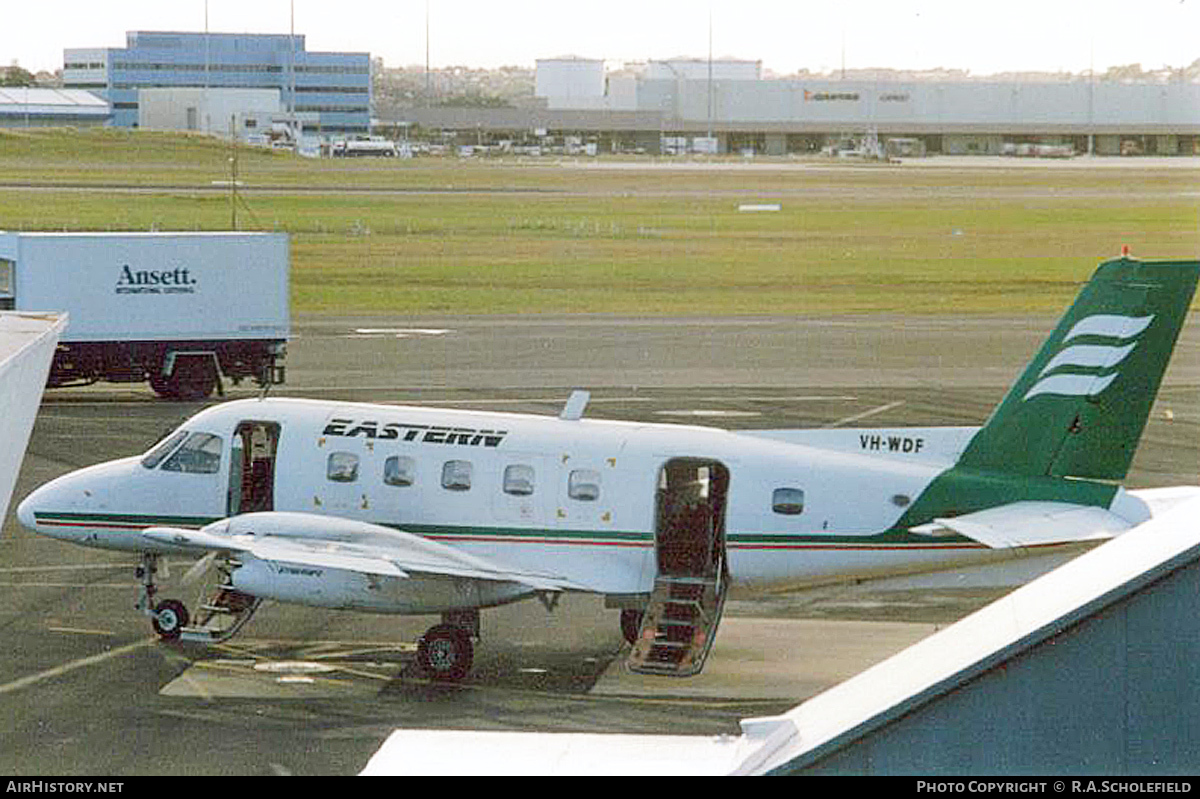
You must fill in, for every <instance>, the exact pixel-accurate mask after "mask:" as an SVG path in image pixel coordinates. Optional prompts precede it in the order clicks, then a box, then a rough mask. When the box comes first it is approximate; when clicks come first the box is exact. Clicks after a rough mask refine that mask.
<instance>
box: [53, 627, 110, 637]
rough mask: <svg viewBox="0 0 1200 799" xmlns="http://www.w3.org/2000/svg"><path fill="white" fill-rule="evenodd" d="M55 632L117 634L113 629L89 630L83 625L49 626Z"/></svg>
mask: <svg viewBox="0 0 1200 799" xmlns="http://www.w3.org/2000/svg"><path fill="white" fill-rule="evenodd" d="M46 629H47V630H49V631H50V632H53V633H73V634H75V635H116V633H114V632H113V631H112V630H88V629H85V628H83V627H47V628H46Z"/></svg>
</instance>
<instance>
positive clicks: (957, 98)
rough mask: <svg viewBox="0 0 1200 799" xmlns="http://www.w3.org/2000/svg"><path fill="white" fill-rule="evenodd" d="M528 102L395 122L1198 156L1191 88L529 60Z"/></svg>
mask: <svg viewBox="0 0 1200 799" xmlns="http://www.w3.org/2000/svg"><path fill="white" fill-rule="evenodd" d="M535 91H536V95H537V100H538V106H539V107H535V108H531V109H518V108H499V109H486V108H439V107H431V108H416V109H408V110H405V111H404V112H403V114H402V115H403V116H404V119H401V120H396V121H397V122H401V123H406V124H408V125H409V126H420V127H422V128H426V129H434V130H438V129H440V130H446V131H456V132H458V133H459V135H460V136H465V137H468V139H469V140H470V141H471V142H472V143H485V141H483V140H491V141H496V140H502V139H503V140H516V141H521V140H527V139H528V138H529V137H530V135H531V132H537V133H544V134H545V135H549V136H553V135H559V136H562V137H569V138H571V139H572V140H576V141H578V140H583V141H590V142H594V143H596V145H597V146H596V148H595V149H596V150H597V151H598V152H614V151H627V152H633V151H641V152H650V153H662V152H680V151H685V150H691V151H712V150H715V151H717V152H722V153H751V152H752V153H756V154H766V155H788V154H804V153H813V152H818V151H820V150H821V149H822V148H824V147H828V146H830V145H831V144H837V143H838V142H839V141H841V140H844V139H846V138H848V137H863V136H865V135H867V134H872V135H877V136H878V139H879V141H880V142H881V143H885V142H887V141H888V140H896V141H901V142H905V143H906V146H907V147H910V148H912V149H914V150H916V151H918V152H925V153H930V154H934V153H940V154H953V155H966V154H979V155H1001V154H1006V153H1015V152H1017V150H1016V148H1017V147H1018V146H1019V145H1047V146H1058V147H1060V148H1065V147H1069V148H1070V151H1072V152H1075V153H1094V154H1097V155H1137V154H1146V155H1196V154H1200V83H1188V82H1174V83H1118V82H1108V81H1098V80H1088V79H1086V78H1082V79H1076V80H1073V81H1061V82H1026V81H995V82H988V81H976V80H969V81H968V80H963V81H923V80H911V81H891V80H859V79H850V80H838V79H836V78H834V79H831V78H829V77H791V78H764V77H763V75H762V67H761V62H758V61H740V60H727V59H726V60H719V61H711V62H710V61H707V60H704V59H673V60H667V61H649V62H646V63H644V64H639V65H636V66H634V67H633V68H625V69H623V70H621V71H618V72H610V71H607V70H606V68H605V63H604V61H602V60H599V59H585V58H573V57H570V58H554V59H543V60H539V61H538V63H537V76H536V90H535ZM714 140H715V141H714ZM698 142H703V143H704V145H705V146H704V147H700V146H697V144H698ZM709 148H711V149H709ZM1060 151H1061V150H1060Z"/></svg>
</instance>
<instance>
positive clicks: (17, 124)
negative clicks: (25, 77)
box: [0, 86, 112, 128]
mask: <svg viewBox="0 0 1200 799" xmlns="http://www.w3.org/2000/svg"><path fill="white" fill-rule="evenodd" d="M111 119H112V109H110V108H109V105H108V103H107V102H105V101H104V100H103V99H101V98H99V97H97V96H96V95H94V94H92V93H91V92H85V91H80V90H64V89H39V88H32V87H24V86H19V87H18V86H2V87H0V127H2V128H36V127H47V126H53V127H60V126H64V125H69V126H72V127H95V126H99V125H107V124H108V123H109V120H111Z"/></svg>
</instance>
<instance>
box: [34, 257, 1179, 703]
mask: <svg viewBox="0 0 1200 799" xmlns="http://www.w3.org/2000/svg"><path fill="white" fill-rule="evenodd" d="M1198 274H1200V262H1192V261H1189V262H1143V261H1138V260H1133V259H1129V258H1121V259H1118V260H1113V261H1108V262H1106V263H1104V264H1102V265H1101V266H1100V267H1099V269H1098V270H1097V271H1096V273H1095V275H1094V276H1093V277H1092V279H1091V280H1090V282H1088V283H1087V285H1086V286H1084V288H1083V290H1082V292H1081V294H1080V295H1079V297H1078V299H1077V300H1076V301H1075V303H1074V304H1073V305H1072V306H1071V308H1070V309H1069V310H1068V311H1067V313H1066V315H1065V316H1064V317H1063V319H1062V321H1061V322H1060V323H1059V325H1058V327H1057V328H1055V330H1054V332H1053V333H1051V334H1050V337H1049V338H1048V339H1047V340H1046V342H1045V344H1044V345H1043V346H1042V348H1041V350H1040V351H1039V352H1038V353H1037V355H1036V356H1035V357H1034V359H1033V360H1032V362H1031V363H1030V364H1029V366H1028V367H1027V368H1026V369H1025V371H1024V373H1023V374H1022V375H1021V377H1020V379H1019V380H1017V382H1016V384H1015V385H1014V386H1013V387H1012V389H1011V390H1010V391H1009V392H1008V394H1007V396H1005V397H1004V399H1003V401H1002V402H1001V403H1000V405H999V407H998V408H997V409H996V410H995V412H994V413H993V414H992V416H991V418H990V419H989V420H988V421H987V423H986V424H984V425H983V426H982V427H981V428H961V427H958V428H920V429H913V428H904V429H892V428H885V429H859V430H849V429H820V430H756V431H729V430H721V429H714V428H708V427H694V426H677V425H660V424H643V423H631V422H618V421H600V420H592V419H585V418H582V416H583V411H584V405H585V404H586V395H585V394H583V393H582V392H580V393H578V394H576V395H572V398H571V400H569V401H568V403H567V406H566V407H565V408H564V410H563V412H562V413H561V414H560V415H559V416H558V417H547V416H532V415H518V414H505V413H486V412H470V411H461V410H437V409H429V408H416V407H404V406H395V405H370V404H354V403H344V402H324V401H312V400H298V399H261V400H241V401H236V402H229V403H225V404H221V405H217V406H214V407H211V408H209V409H207V410H204V411H202V412H200V413H198V414H196V415H195V416H193V417H192V418H191V419H189V420H188V421H186V422H185V423H184V424H183V426H182V427H181V428H180V429H179V430H177V431H176V432H174V433H173V434H172V435H170V436H168V437H167V438H165V439H164V440H163V441H161V442H160V443H159V444H157V445H156V446H155V447H153V448H152V449H151V450H150V451H149V452H147V453H145V454H144V455H140V456H135V457H129V458H124V459H121V460H116V461H111V462H108V463H104V464H100V465H98V466H93V467H90V468H87V469H81V470H79V471H76V472H73V473H71V474H67V475H65V476H63V477H60V478H58V479H56V480H54V481H52V482H50V483H48V484H47V485H45V486H42V487H41V488H39V489H37V490H36V491H34V492H33V493H32V494H31V495H29V497H27V498H26V499H25V501H24V502H23V503H22V504H21V506H20V508H19V511H18V516H19V518H20V520H21V522H22V524H24V525H25V526H26V527H28V528H30V529H32V530H35V531H37V532H39V533H42V534H45V535H48V536H52V537H54V538H59V539H63V540H65V541H70V542H72V543H76V544H82V545H84V546H90V547H100V548H105V549H117V550H127V551H132V552H137V553H140V554H141V556H142V561H141V566H140V568H139V576H140V579H141V581H142V589H141V601H140V607H141V608H142V609H143V610H144V612H145V613H146V614H147V615H149V616H150V617H151V620H152V623H153V625H154V627H155V628H156V630H157V631H158V632H159V634H160V635H162V636H164V637H167V638H176V637H181V636H182V637H184V638H187V639H198V640H207V641H216V640H223V639H224V638H227V637H228V636H230V635H232V634H233V633H235V632H236V631H237V630H238V629H239V628H240V627H241V626H242V625H243V624H244V623H245V621H246V620H247V619H248V618H249V617H250V615H251V614H252V613H253V611H254V609H255V608H257V607H258V605H259V603H260V602H261V600H262V599H264V598H266V599H274V600H277V601H282V602H294V603H299V604H303V605H310V606H316V607H323V608H341V609H351V610H358V611H369V612H378V613H399V614H441V615H442V622H441V623H440V624H437V625H436V626H434V627H432V628H431V629H430V630H429V631H428V632H427V633H426V634H425V635H424V637H423V638H422V639H421V642H420V644H419V648H418V660H419V662H420V664H421V666H422V667H423V668H424V669H425V670H426V671H427V672H428V673H429V674H430V675H432V676H434V677H436V678H442V679H458V678H461V677H463V676H464V675H466V674H467V672H468V670H469V668H470V665H471V661H472V657H473V651H474V650H473V643H472V641H473V639H476V638H478V636H479V611H480V609H482V608H487V607H492V606H496V605H501V604H504V603H508V602H514V601H517V600H521V599H526V598H532V597H538V598H540V599H541V600H542V601H543V602H544V603H545V605H546V607H547V608H548V609H553V608H554V606H555V603H556V601H557V599H558V597H559V596H560V595H561V593H562V592H565V591H587V592H594V593H598V594H603V595H604V596H605V597H606V598H607V599H608V600H609V605H610V606H611V607H616V608H621V609H622V614H621V624H622V628H623V630H624V632H625V635H626V637H627V638H628V639H629V640H630V642H631V643H632V644H633V646H632V648H631V652H630V654H629V657H628V664H629V667H630V668H632V669H634V670H635V671H642V672H647V673H654V674H674V675H688V674H695V673H697V672H698V671H699V670H700V669H701V667H702V665H703V663H704V659H705V657H706V656H707V653H708V651H709V648H710V647H711V644H712V641H713V638H714V636H715V633H716V627H717V622H718V621H719V619H720V615H721V609H722V607H723V602H724V599H725V595H726V592H727V589H728V588H729V586H730V585H731V584H736V583H746V584H756V585H772V584H784V583H795V582H797V581H803V580H811V579H814V578H830V577H836V576H838V575H846V574H868V573H879V572H883V571H889V570H896V569H905V570H915V569H923V568H936V567H939V566H943V565H945V564H950V563H958V562H967V561H971V560H973V559H980V558H986V557H988V556H989V555H993V556H994V555H995V554H996V553H998V552H1001V553H1002V552H1008V553H1009V554H1010V555H1011V554H1012V553H1013V552H1018V553H1025V552H1044V551H1047V550H1049V549H1050V548H1054V547H1063V546H1066V545H1077V544H1078V543H1079V542H1086V541H1093V540H1095V541H1098V540H1101V539H1105V538H1109V537H1112V536H1115V535H1119V534H1120V533H1122V532H1124V531H1126V530H1128V529H1130V528H1132V527H1133V526H1135V525H1138V524H1140V523H1142V522H1145V521H1147V520H1148V519H1150V518H1151V517H1153V516H1154V515H1156V514H1158V513H1161V512H1164V511H1166V510H1168V509H1169V508H1171V507H1173V506H1174V505H1176V504H1177V503H1179V502H1181V501H1183V500H1185V499H1187V498H1188V497H1192V496H1195V495H1196V494H1198V493H1200V487H1195V486H1187V487H1178V488H1160V489H1151V490H1131V491H1127V490H1125V489H1123V488H1121V487H1120V486H1119V485H1118V481H1120V480H1122V479H1123V478H1124V477H1125V476H1126V473H1127V472H1128V469H1129V465H1130V461H1131V460H1132V458H1133V455H1134V450H1135V449H1136V447H1137V443H1138V439H1139V438H1140V436H1141V433H1142V430H1143V428H1144V426H1145V424H1146V420H1147V417H1148V415H1149V412H1150V408H1151V405H1152V403H1153V402H1154V398H1155V395H1156V393H1157V390H1158V387H1159V384H1160V382H1161V380H1162V376H1163V372H1164V370H1165V369H1166V366H1167V362H1168V360H1169V358H1170V355H1171V352H1172V350H1173V348H1174V345H1175V341H1176V338H1177V336H1178V334H1179V330H1180V327H1181V325H1182V324H1183V321H1184V319H1185V317H1186V316H1187V313H1188V309H1189V306H1190V304H1191V301H1192V295H1193V292H1194V290H1195V287H1196V281H1197V275H1198ZM171 554H175V555H178V554H186V555H192V556H202V557H200V559H199V560H198V562H197V566H196V567H193V569H192V570H190V572H191V573H199V572H201V571H208V568H207V567H210V566H211V567H212V572H211V573H212V574H215V575H216V577H217V580H216V584H215V586H214V588H213V593H212V595H211V596H210V597H209V598H208V599H207V601H205V602H204V604H203V605H202V606H201V607H200V608H198V609H196V611H195V614H194V616H193V614H192V613H189V612H188V610H187V608H186V607H185V606H184V605H183V604H182V603H180V602H178V601H177V600H170V599H168V600H164V601H158V600H157V599H156V596H155V595H156V592H157V585H156V582H155V575H156V570H157V566H158V561H159V558H160V557H161V556H163V555H171Z"/></svg>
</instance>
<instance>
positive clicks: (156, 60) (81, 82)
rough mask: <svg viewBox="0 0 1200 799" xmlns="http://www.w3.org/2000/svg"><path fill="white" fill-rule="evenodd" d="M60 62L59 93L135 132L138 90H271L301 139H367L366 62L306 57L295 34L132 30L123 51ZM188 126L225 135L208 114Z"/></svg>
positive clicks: (354, 56) (66, 54)
mask: <svg viewBox="0 0 1200 799" xmlns="http://www.w3.org/2000/svg"><path fill="white" fill-rule="evenodd" d="M63 61H64V64H63V85H64V88H66V89H83V90H86V91H89V92H93V93H94V94H96V95H99V96H100V97H102V98H104V99H105V100H108V101H109V103H111V106H112V124H113V125H116V126H119V127H128V128H134V127H138V126H139V124H140V123H139V111H140V99H139V95H140V92H141V91H143V90H146V89H162V88H184V87H186V88H192V89H214V90H228V89H238V90H247V89H259V90H262V89H270V90H275V91H276V92H278V94H279V98H280V104H281V106H282V108H283V109H285V110H286V111H287V112H288V113H290V114H292V115H294V116H295V117H297V118H298V119H301V120H302V125H303V133H305V134H309V135H320V134H327V135H331V136H341V135H347V134H351V135H352V134H367V133H369V132H370V124H371V64H370V55H369V54H368V53H330V52H309V51H308V50H306V49H305V43H304V36H302V35H295V36H293V35H288V34H247V33H239V34H231V33H164V32H146V31H133V32H130V33H128V34H126V46H125V47H102V48H69V49H66V50H64V51H63ZM201 107H203V106H201ZM196 122H197V125H196V128H195V129H198V130H203V131H206V132H212V133H226V132H228V129H229V119H228V118H224V119H214V118H212V114H200V116H199V117H198V119H197V120H196Z"/></svg>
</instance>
